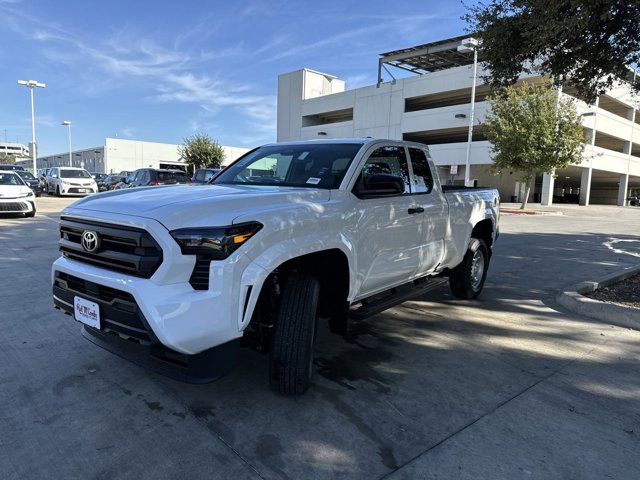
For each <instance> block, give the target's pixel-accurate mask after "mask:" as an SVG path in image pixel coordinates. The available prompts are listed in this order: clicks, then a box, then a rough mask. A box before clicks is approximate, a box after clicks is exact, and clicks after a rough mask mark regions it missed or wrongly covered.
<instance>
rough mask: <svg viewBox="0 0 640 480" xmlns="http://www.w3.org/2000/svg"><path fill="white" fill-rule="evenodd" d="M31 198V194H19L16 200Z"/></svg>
mask: <svg viewBox="0 0 640 480" xmlns="http://www.w3.org/2000/svg"><path fill="white" fill-rule="evenodd" d="M31 196H33V192H29V193H21V194H20V195H18V196H17V197H16V198H25V197H31Z"/></svg>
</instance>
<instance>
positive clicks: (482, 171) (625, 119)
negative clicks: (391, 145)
mask: <svg viewBox="0 0 640 480" xmlns="http://www.w3.org/2000/svg"><path fill="white" fill-rule="evenodd" d="M462 40H463V37H456V38H453V39H447V40H443V41H440V42H434V43H432V44H426V45H421V46H418V47H412V48H411V49H405V50H402V51H396V52H390V53H389V54H382V56H381V66H382V65H383V64H384V63H387V62H388V63H387V64H388V65H393V66H396V67H398V68H403V69H405V70H412V71H414V72H415V73H418V75H413V76H410V77H406V78H402V79H397V80H393V81H389V82H382V81H380V82H379V83H378V84H377V85H371V86H367V87H362V88H356V89H353V90H345V83H344V82H343V81H341V80H340V79H338V78H337V77H335V76H333V75H328V74H324V73H320V72H316V71H313V70H309V69H301V70H297V71H294V72H290V73H285V74H283V75H280V76H279V77H278V126H277V127H278V129H277V132H278V133H277V135H278V141H287V140H300V139H317V138H331V137H366V136H371V137H379V138H388V139H398V140H399V139H405V140H412V141H418V142H422V143H425V144H427V145H429V148H430V151H431V156H432V157H433V160H434V161H435V163H436V165H438V168H439V173H440V177H441V179H442V181H443V182H444V183H455V184H460V183H463V180H464V170H465V163H466V151H467V136H468V131H469V118H470V99H471V85H472V64H473V54H471V55H468V54H467V55H463V54H461V53H459V51H458V49H457V48H456V45H459V44H460V43H461V42H462ZM445 48H448V50H447V51H445V50H444V49H445ZM398 52H400V53H398ZM434 52H436V53H434ZM398 58H400V60H398ZM380 71H381V70H379V76H380ZM484 73H485V72H484V70H483V69H482V64H481V63H480V65H479V67H478V80H477V82H476V85H477V88H476V97H475V115H474V117H475V118H474V130H473V141H472V142H471V155H470V178H471V179H472V180H475V181H476V182H475V183H477V184H478V185H481V186H495V187H497V188H498V189H499V190H500V193H501V197H502V199H503V201H509V200H511V199H513V200H514V201H520V200H521V198H520V196H521V195H522V194H523V192H524V185H523V184H522V183H521V182H520V181H519V178H518V175H517V173H512V174H503V175H501V176H496V175H494V174H493V172H492V171H491V168H490V167H491V164H492V160H491V155H492V153H491V148H490V144H489V142H488V141H487V140H486V138H485V137H484V134H483V131H482V121H483V119H484V117H485V115H486V113H487V102H486V101H485V100H486V97H487V95H488V93H489V89H488V88H487V87H486V86H485V85H483V84H482V80H481V78H482V75H483V74H484ZM523 80H526V81H529V82H534V83H549V80H548V79H547V78H545V77H542V76H539V77H536V76H528V77H526V79H524V77H523ZM571 93H572V92H571V91H569V90H567V89H565V91H564V92H559V94H560V95H562V96H564V97H569V96H571ZM572 98H573V97H572ZM575 100H576V104H577V108H578V113H580V114H583V117H582V122H583V125H584V129H585V135H586V136H587V138H588V139H589V140H588V142H587V146H586V148H585V151H584V155H583V161H582V163H580V164H579V165H572V166H570V167H568V168H566V169H563V170H558V171H556V172H554V174H553V175H549V174H545V175H542V173H541V174H540V175H539V177H538V179H537V180H536V182H535V185H534V188H533V189H532V194H531V197H530V200H532V201H541V202H542V203H543V204H551V203H553V202H554V201H557V202H570V203H578V202H579V203H581V204H583V205H588V204H589V203H600V204H613V205H615V204H618V205H623V204H624V203H625V200H626V198H627V197H628V196H629V195H630V194H631V193H632V190H633V189H635V188H638V189H640V113H639V112H638V111H637V110H638V108H637V103H636V102H637V98H634V96H633V94H632V92H631V89H630V86H629V85H628V84H621V85H619V86H617V87H616V88H615V89H613V90H611V91H610V92H607V93H606V94H604V95H602V96H600V98H599V99H598V101H597V102H596V104H595V105H587V104H586V103H585V102H582V101H580V100H577V99H575Z"/></svg>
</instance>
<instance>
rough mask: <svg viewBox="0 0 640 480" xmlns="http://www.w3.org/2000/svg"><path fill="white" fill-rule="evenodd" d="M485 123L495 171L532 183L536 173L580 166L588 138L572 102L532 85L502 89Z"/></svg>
mask: <svg viewBox="0 0 640 480" xmlns="http://www.w3.org/2000/svg"><path fill="white" fill-rule="evenodd" d="M489 106H490V110H489V112H488V113H487V116H486V118H485V121H484V123H483V126H484V131H485V133H486V136H487V139H488V140H489V141H490V142H491V144H492V147H491V148H492V151H493V153H494V158H493V161H494V169H495V170H496V171H497V172H498V173H501V172H504V171H509V172H512V171H515V172H518V173H519V174H520V178H521V179H522V181H525V182H530V181H531V180H532V179H533V178H534V177H535V174H536V173H542V172H552V171H553V170H554V169H556V168H564V167H566V166H567V165H569V164H571V163H580V162H581V160H582V151H583V149H584V143H585V140H586V139H585V136H584V131H583V128H582V125H581V123H580V117H579V116H578V115H577V113H576V109H575V106H574V104H573V101H572V100H564V99H560V100H559V101H558V99H557V96H556V92H555V91H554V90H551V89H549V88H546V87H538V86H533V85H530V84H522V85H517V86H510V87H506V88H504V89H501V90H498V91H497V92H496V93H494V94H493V95H492V96H491V97H490V98H489Z"/></svg>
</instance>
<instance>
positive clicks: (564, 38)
mask: <svg viewBox="0 0 640 480" xmlns="http://www.w3.org/2000/svg"><path fill="white" fill-rule="evenodd" d="M464 18H465V19H466V20H467V22H468V23H469V25H470V28H471V29H472V30H473V31H475V32H478V33H476V34H474V36H477V37H478V38H479V39H480V40H481V41H482V60H483V61H484V62H485V63H486V65H487V67H488V70H489V71H490V74H489V75H488V76H487V79H486V80H487V81H488V83H491V84H493V85H494V86H505V85H509V84H512V83H514V82H515V81H516V80H517V79H518V77H519V76H520V74H521V72H536V73H540V72H543V73H546V74H549V75H551V77H552V78H553V79H554V81H555V82H557V83H561V82H563V81H564V80H565V79H566V81H569V82H571V85H572V86H574V87H575V88H576V89H577V91H578V96H579V97H581V98H583V99H585V100H586V101H588V102H593V101H594V100H595V98H596V97H597V96H598V95H599V94H601V93H603V92H604V91H606V90H607V89H609V88H610V87H611V86H612V85H613V84H614V82H615V81H616V80H620V79H622V80H630V79H631V78H632V76H631V72H630V70H629V67H628V66H629V65H634V64H636V65H637V64H638V63H639V62H640V1H638V0H557V1H555V0H554V1H549V0H490V1H488V2H486V3H482V2H481V3H479V4H477V5H475V6H473V7H469V13H468V14H466V15H465V17H464ZM532 65H533V66H532ZM635 88H636V91H637V90H639V89H640V85H639V83H638V82H636V83H635Z"/></svg>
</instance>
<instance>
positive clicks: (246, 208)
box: [64, 185, 330, 230]
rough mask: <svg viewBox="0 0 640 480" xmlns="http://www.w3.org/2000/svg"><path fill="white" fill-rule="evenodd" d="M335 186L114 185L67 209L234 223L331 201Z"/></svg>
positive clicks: (195, 223) (175, 222) (181, 222)
mask: <svg viewBox="0 0 640 480" xmlns="http://www.w3.org/2000/svg"><path fill="white" fill-rule="evenodd" d="M329 197H330V194H329V190H323V189H310V188H293V187H278V186H249V185H247V186H245V185H195V186H188V185H175V186H166V187H142V188H132V189H124V190H112V191H110V192H105V193H100V194H96V195H91V196H89V197H85V198H83V199H81V200H78V201H77V202H75V203H73V204H71V205H70V206H69V207H68V208H67V209H65V212H64V213H69V214H76V215H82V213H83V211H84V212H85V213H86V214H87V215H91V216H92V217H95V216H96V215H95V213H97V212H105V213H117V214H120V215H133V216H136V217H145V218H152V219H154V220H157V221H158V222H160V223H162V224H163V225H164V226H165V227H166V228H167V229H169V230H173V229H176V228H183V227H199V226H217V225H231V224H232V223H233V220H234V219H235V218H236V217H238V216H241V215H245V214H247V213H248V212H250V211H256V210H261V211H264V210H266V209H279V208H287V207H291V206H294V205H296V204H309V203H318V202H326V201H328V200H329Z"/></svg>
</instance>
